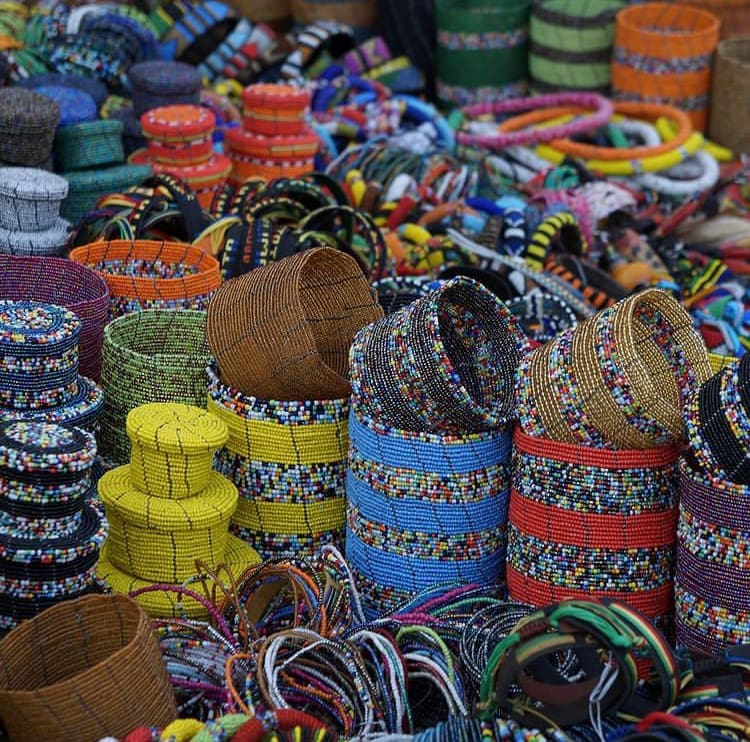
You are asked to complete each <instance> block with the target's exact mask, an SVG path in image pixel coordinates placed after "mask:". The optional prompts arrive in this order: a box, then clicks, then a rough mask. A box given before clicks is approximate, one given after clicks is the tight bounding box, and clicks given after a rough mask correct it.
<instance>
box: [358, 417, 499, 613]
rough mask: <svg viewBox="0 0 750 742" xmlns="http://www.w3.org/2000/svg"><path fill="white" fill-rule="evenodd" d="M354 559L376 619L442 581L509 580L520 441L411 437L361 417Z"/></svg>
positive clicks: (490, 435)
mask: <svg viewBox="0 0 750 742" xmlns="http://www.w3.org/2000/svg"><path fill="white" fill-rule="evenodd" d="M349 438H350V451H349V468H348V470H347V477H346V494H347V531H346V556H347V559H348V560H349V563H350V564H351V567H352V570H353V572H354V574H355V577H356V579H357V582H358V586H359V589H360V590H361V593H362V600H363V605H364V608H365V612H366V614H367V615H368V617H369V618H375V617H377V616H379V615H382V614H384V613H387V612H390V611H391V610H393V609H395V608H396V607H397V606H398V605H399V604H400V603H403V602H405V601H407V600H409V599H411V598H413V597H414V595H416V593H418V592H420V591H422V590H424V589H426V588H429V587H431V586H433V585H435V584H439V583H450V584H454V585H455V584H461V583H476V584H479V585H492V584H495V583H500V582H501V580H502V579H503V574H504V568H505V551H506V537H507V535H506V524H507V514H508V496H509V472H508V468H509V467H508V465H509V461H510V454H511V437H510V432H509V429H508V428H507V427H498V428H495V429H494V430H491V431H487V432H483V433H475V434H466V435H460V434H434V433H411V432H408V431H404V430H397V429H394V428H388V427H387V426H384V425H381V424H378V423H376V422H375V421H373V420H372V419H370V418H367V417H364V416H360V415H359V414H357V412H356V411H354V410H353V411H352V414H351V416H350V420H349Z"/></svg>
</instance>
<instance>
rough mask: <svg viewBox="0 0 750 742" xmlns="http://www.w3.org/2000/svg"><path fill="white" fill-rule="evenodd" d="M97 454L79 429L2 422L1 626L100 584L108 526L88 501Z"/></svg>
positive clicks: (0, 476) (0, 496)
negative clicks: (101, 554) (98, 572)
mask: <svg viewBox="0 0 750 742" xmlns="http://www.w3.org/2000/svg"><path fill="white" fill-rule="evenodd" d="M95 456H96V442H95V440H94V437H93V435H91V434H90V433H87V432H85V431H83V430H81V429H79V428H72V427H71V428H68V427H63V426H60V425H56V424H50V423H44V422H24V421H17V422H4V423H2V424H0V576H1V577H2V579H0V629H8V628H12V627H13V626H14V625H16V624H17V623H18V622H20V621H23V620H25V619H28V618H31V617H32V616H34V615H35V614H36V613H38V612H40V611H42V610H44V609H46V608H49V607H50V606H52V605H54V604H55V603H58V602H60V601H62V600H67V599H70V598H74V597H76V596H78V595H82V594H84V593H87V592H89V591H91V590H96V589H97V585H96V580H95V579H94V569H95V565H96V561H97V558H98V555H99V548H100V547H101V545H102V543H103V542H104V537H105V535H106V529H107V526H106V523H105V522H103V521H102V520H101V518H100V516H99V514H98V513H97V511H96V510H95V509H94V508H93V507H91V506H90V505H89V504H87V502H86V498H87V497H88V495H89V494H90V489H91V477H90V471H91V467H92V465H93V463H94V458H95Z"/></svg>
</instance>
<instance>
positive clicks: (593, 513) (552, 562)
mask: <svg viewBox="0 0 750 742" xmlns="http://www.w3.org/2000/svg"><path fill="white" fill-rule="evenodd" d="M514 443H515V458H514V462H513V475H512V476H513V481H512V488H511V494H510V512H509V516H508V563H507V580H508V591H509V593H510V596H511V598H512V599H513V600H518V601H520V602H523V603H530V604H532V605H535V606H543V605H549V604H550V603H556V602H558V601H560V600H563V599H565V598H572V597H576V598H594V597H613V598H617V599H620V600H623V601H625V602H627V603H628V604H629V605H632V606H633V607H634V608H636V609H638V610H639V611H641V612H642V613H644V614H646V615H647V616H649V617H650V618H654V619H655V618H658V619H661V620H662V622H663V621H664V620H665V619H666V618H668V616H669V615H670V614H671V612H672V600H673V597H672V596H673V585H674V544H675V529H676V524H677V492H678V480H677V474H678V473H677V459H678V457H679V453H680V448H679V446H666V447H662V448H656V449H650V450H647V451H633V450H619V451H604V450H601V449H595V448H591V447H585V446H575V445H570V444H566V443H555V442H553V441H550V440H549V439H543V438H532V437H531V436H527V435H525V434H524V433H522V432H521V431H520V430H517V431H516V434H515V437H514ZM663 625H666V624H663Z"/></svg>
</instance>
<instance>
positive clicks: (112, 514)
mask: <svg viewBox="0 0 750 742" xmlns="http://www.w3.org/2000/svg"><path fill="white" fill-rule="evenodd" d="M99 495H100V497H101V499H102V502H103V503H104V509H105V512H106V515H107V520H108V521H109V529H110V530H109V536H108V538H107V553H108V554H109V560H110V561H111V562H112V564H114V565H115V566H116V567H117V568H118V569H121V570H123V571H125V572H127V573H129V574H131V575H133V576H135V577H140V578H141V579H143V580H153V581H155V582H172V583H175V582H177V583H179V582H182V581H183V580H185V579H186V578H187V577H189V576H190V575H192V574H193V573H194V571H195V560H196V559H201V560H202V561H203V562H205V563H206V564H207V565H209V566H211V567H213V566H215V565H216V564H217V563H219V562H220V561H221V560H222V559H223V557H224V552H225V549H226V545H227V539H228V537H229V535H228V531H229V519H230V517H231V516H232V514H233V513H234V511H235V509H236V508H237V501H238V495H237V488H236V487H235V486H234V485H233V484H232V483H231V482H230V481H229V480H228V479H226V478H224V477H222V476H221V475H220V474H217V473H215V472H210V473H209V478H208V483H207V486H206V487H205V488H204V489H203V491H202V492H201V493H200V494H199V495H196V496H194V497H186V498H181V499H179V500H172V499H169V498H165V497H153V496H151V495H147V494H145V493H144V492H141V491H139V490H137V489H135V488H134V487H133V486H132V484H131V472H130V466H127V465H126V466H119V467H117V468H116V469H112V470H111V471H109V472H107V473H106V474H105V475H104V476H103V477H102V478H101V479H100V480H99Z"/></svg>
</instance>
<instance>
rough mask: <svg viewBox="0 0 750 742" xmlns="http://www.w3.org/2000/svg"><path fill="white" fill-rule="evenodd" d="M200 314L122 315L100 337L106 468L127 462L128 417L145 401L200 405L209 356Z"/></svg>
mask: <svg viewBox="0 0 750 742" xmlns="http://www.w3.org/2000/svg"><path fill="white" fill-rule="evenodd" d="M205 324H206V315H205V312H199V311H194V310H186V309H181V310H167V309H155V310H146V311H143V312H135V313H131V314H126V315H124V316H123V317H118V318H117V319H115V320H113V321H112V322H111V323H110V324H109V325H107V328H106V330H105V332H104V350H103V358H104V360H103V365H102V387H103V388H104V390H105V402H104V410H103V412H102V420H101V431H100V434H99V437H98V440H99V448H100V453H101V455H102V457H103V458H104V459H105V460H106V461H107V462H109V463H111V464H113V465H114V464H125V463H127V462H128V460H129V459H130V439H129V438H128V436H127V433H126V427H125V425H126V418H127V415H128V412H130V410H132V409H133V408H135V407H138V406H139V405H141V404H147V403H150V402H181V403H184V404H189V405H195V406H198V407H203V406H204V405H205V404H206V376H205V368H206V366H207V365H208V362H209V359H210V351H209V349H208V345H207V343H206V337H205Z"/></svg>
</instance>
